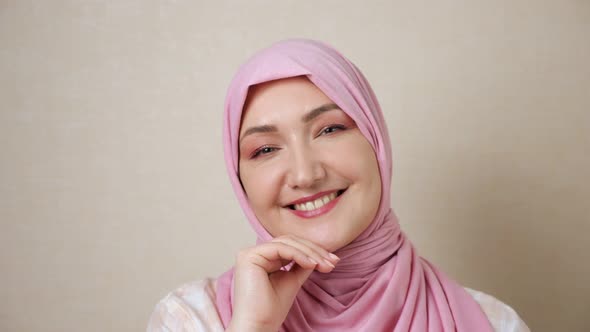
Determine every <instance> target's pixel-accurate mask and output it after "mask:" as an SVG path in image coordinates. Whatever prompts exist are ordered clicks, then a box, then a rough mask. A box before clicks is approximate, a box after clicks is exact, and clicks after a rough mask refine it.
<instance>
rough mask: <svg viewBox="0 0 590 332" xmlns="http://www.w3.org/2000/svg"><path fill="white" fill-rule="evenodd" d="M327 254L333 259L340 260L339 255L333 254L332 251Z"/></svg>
mask: <svg viewBox="0 0 590 332" xmlns="http://www.w3.org/2000/svg"><path fill="white" fill-rule="evenodd" d="M328 256H330V258H332V259H333V260H335V261H339V260H340V257H338V256H336V255H334V254H333V253H329V254H328Z"/></svg>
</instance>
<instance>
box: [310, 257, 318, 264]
mask: <svg viewBox="0 0 590 332" xmlns="http://www.w3.org/2000/svg"><path fill="white" fill-rule="evenodd" d="M307 259H308V260H309V261H310V262H312V263H313V264H315V265H318V262H316V261H315V260H314V259H313V258H311V257H307Z"/></svg>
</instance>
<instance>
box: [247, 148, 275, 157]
mask: <svg viewBox="0 0 590 332" xmlns="http://www.w3.org/2000/svg"><path fill="white" fill-rule="evenodd" d="M275 150H277V148H273V147H272V146H263V147H261V148H259V149H257V150H256V151H254V153H252V157H251V158H252V159H254V158H256V157H258V156H260V155H265V154H269V153H271V152H273V151H275Z"/></svg>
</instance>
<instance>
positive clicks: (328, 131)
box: [320, 125, 346, 135]
mask: <svg viewBox="0 0 590 332" xmlns="http://www.w3.org/2000/svg"><path fill="white" fill-rule="evenodd" d="M345 129H346V127H345V126H343V125H332V126H328V127H326V128H324V129H322V131H321V132H320V135H329V134H331V133H333V132H336V131H340V130H345Z"/></svg>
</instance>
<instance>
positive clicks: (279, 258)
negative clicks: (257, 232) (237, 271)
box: [237, 242, 319, 273]
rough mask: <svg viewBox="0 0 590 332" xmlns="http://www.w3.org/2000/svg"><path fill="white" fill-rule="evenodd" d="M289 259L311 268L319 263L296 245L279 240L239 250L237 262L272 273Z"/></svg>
mask: <svg viewBox="0 0 590 332" xmlns="http://www.w3.org/2000/svg"><path fill="white" fill-rule="evenodd" d="M291 261H294V262H295V263H297V264H298V265H300V266H301V267H303V268H305V269H312V270H313V269H314V268H315V267H316V265H318V263H319V262H318V261H317V260H316V259H313V258H312V257H309V256H308V255H307V254H306V253H305V252H304V251H302V250H300V249H299V248H297V247H294V246H290V245H288V244H285V243H280V242H267V243H263V244H260V245H257V246H255V247H252V248H249V249H245V250H242V251H240V253H239V254H238V259H237V264H243V263H246V262H248V263H250V264H254V265H256V266H258V267H260V268H262V269H263V270H264V271H265V272H266V273H272V272H276V271H278V270H280V269H281V267H283V266H284V265H285V264H284V262H291Z"/></svg>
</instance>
